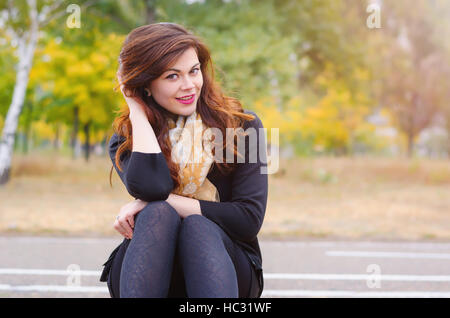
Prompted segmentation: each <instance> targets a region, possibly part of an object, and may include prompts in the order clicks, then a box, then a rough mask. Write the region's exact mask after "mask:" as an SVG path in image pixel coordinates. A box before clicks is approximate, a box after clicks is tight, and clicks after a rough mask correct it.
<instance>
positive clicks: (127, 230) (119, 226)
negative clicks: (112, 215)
mask: <svg viewBox="0 0 450 318" xmlns="http://www.w3.org/2000/svg"><path fill="white" fill-rule="evenodd" d="M114 228H115V229H116V230H117V231H118V232H119V233H120V234H122V235H123V236H124V237H126V238H128V239H131V238H132V236H133V230H132V229H131V227H130V226H129V225H128V223H127V221H126V220H125V219H124V218H123V217H119V218H118V219H117V220H116V221H115V222H114Z"/></svg>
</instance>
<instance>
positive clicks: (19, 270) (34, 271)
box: [0, 268, 102, 277]
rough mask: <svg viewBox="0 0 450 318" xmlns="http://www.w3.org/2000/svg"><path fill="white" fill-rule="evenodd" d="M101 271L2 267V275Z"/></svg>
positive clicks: (88, 273) (81, 273) (74, 273)
mask: <svg viewBox="0 0 450 318" xmlns="http://www.w3.org/2000/svg"><path fill="white" fill-rule="evenodd" d="M101 274H102V272H101V271H82V270H80V271H68V270H57V269H25V268H0V275H54V276H60V275H61V276H69V275H70V276H73V275H80V276H99V277H100V275H101Z"/></svg>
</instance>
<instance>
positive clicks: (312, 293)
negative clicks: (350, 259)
mask: <svg viewBox="0 0 450 318" xmlns="http://www.w3.org/2000/svg"><path fill="white" fill-rule="evenodd" d="M261 296H262V297H367V298H377V297H382V298H398V297H400V298H450V292H426V291H423V292H416V291H379V292H359V291H350V290H280V289H269V290H264V291H263V293H262V295H261Z"/></svg>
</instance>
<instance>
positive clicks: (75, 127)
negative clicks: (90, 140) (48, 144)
mask: <svg viewBox="0 0 450 318" xmlns="http://www.w3.org/2000/svg"><path fill="white" fill-rule="evenodd" d="M78 125H79V116H78V106H76V107H75V108H74V109H73V131H72V140H71V147H72V158H73V159H75V158H76V157H77V151H76V146H77V136H78Z"/></svg>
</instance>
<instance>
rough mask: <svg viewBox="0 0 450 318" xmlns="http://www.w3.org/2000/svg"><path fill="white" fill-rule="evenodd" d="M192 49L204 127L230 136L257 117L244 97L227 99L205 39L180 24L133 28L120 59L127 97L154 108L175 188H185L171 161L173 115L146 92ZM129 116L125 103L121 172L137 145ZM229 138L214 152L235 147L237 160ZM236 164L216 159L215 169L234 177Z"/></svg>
mask: <svg viewBox="0 0 450 318" xmlns="http://www.w3.org/2000/svg"><path fill="white" fill-rule="evenodd" d="M191 47H192V48H194V49H195V51H196V52H197V56H198V59H199V62H200V68H201V72H202V75H203V86H202V89H201V92H200V96H199V99H198V102H197V109H196V110H197V113H200V116H201V118H202V121H203V123H205V125H206V126H207V127H215V128H218V129H220V130H221V132H222V136H227V134H226V129H227V128H239V127H243V123H244V122H245V121H247V120H253V119H254V118H255V117H254V116H253V115H250V114H245V113H244V110H243V108H242V105H241V103H240V102H239V100H238V99H236V98H233V97H229V96H225V94H224V93H223V91H222V89H221V87H220V85H219V84H218V83H217V82H216V81H215V76H214V65H213V62H212V59H211V55H210V52H209V49H208V48H207V46H206V45H205V44H204V43H203V42H202V40H201V39H200V38H198V37H197V36H195V35H194V34H192V33H191V32H190V31H188V30H186V29H185V28H184V27H182V26H180V25H178V24H175V23H154V24H149V25H144V26H140V27H138V28H136V29H134V30H132V31H131V32H130V33H129V34H128V36H127V37H126V39H125V41H124V43H123V45H122V48H121V51H120V55H119V69H120V74H121V80H122V84H123V85H124V86H123V89H124V92H125V93H126V94H127V95H126V96H128V97H131V96H137V97H139V98H141V100H142V101H143V102H144V103H145V104H146V105H147V106H148V107H145V112H146V115H147V119H148V121H149V123H150V125H151V126H152V128H153V130H154V132H155V135H156V137H157V139H158V143H159V145H160V148H161V151H162V153H163V155H164V157H165V159H166V162H167V165H168V167H169V170H170V176H171V178H172V181H173V184H174V188H177V187H178V186H179V185H180V177H179V168H178V165H177V164H176V163H174V162H173V161H172V160H171V144H170V141H169V139H168V131H169V127H168V123H167V120H166V119H167V117H168V116H170V115H171V114H170V113H169V112H168V111H167V110H166V109H165V108H163V107H161V106H160V105H159V104H158V103H157V102H156V101H155V100H154V99H153V96H148V95H147V94H146V93H145V88H146V87H149V84H150V83H151V82H152V81H153V80H155V79H157V78H158V77H160V76H161V75H162V74H163V73H164V71H166V70H167V69H168V68H170V66H171V64H173V63H175V61H176V60H177V59H178V58H179V57H180V56H181V55H182V54H183V53H184V51H186V50H187V49H189V48H191ZM119 86H120V83H119V85H118V86H116V87H115V89H116V90H117V88H118V87H119ZM129 115H130V111H129V108H128V105H127V104H126V103H125V105H122V106H121V108H120V109H119V111H118V116H117V117H116V118H115V119H114V122H113V129H114V132H115V133H116V134H117V135H118V136H119V137H120V136H122V137H124V138H125V141H124V142H123V143H121V145H120V146H119V148H118V149H117V152H116V155H115V164H116V166H117V168H118V169H119V170H120V171H123V170H122V167H121V165H120V158H121V155H122V153H124V152H126V151H130V152H131V150H132V145H133V136H132V129H131V121H130V118H129ZM238 134H239V130H238ZM228 139H229V138H223V143H222V145H218V144H216V143H215V144H214V148H213V154H215V151H216V149H221V151H225V150H226V149H227V147H229V146H231V147H232V150H233V153H234V155H235V156H236V155H241V154H238V152H237V146H236V142H235V138H233V140H231V141H229V140H228ZM227 142H228V143H229V144H228V145H227ZM224 157H225V156H223V158H224ZM235 162H236V160H234V161H233V163H226V162H222V163H219V162H216V161H214V165H215V166H216V167H217V168H218V169H219V171H220V172H221V173H223V174H228V173H230V172H231V171H232V170H233V169H234V168H235ZM113 167H114V166H113ZM113 167H111V171H110V175H109V180H110V184H111V186H112V183H111V177H112V170H113Z"/></svg>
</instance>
